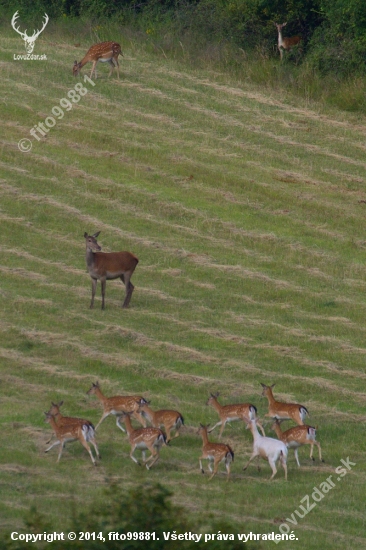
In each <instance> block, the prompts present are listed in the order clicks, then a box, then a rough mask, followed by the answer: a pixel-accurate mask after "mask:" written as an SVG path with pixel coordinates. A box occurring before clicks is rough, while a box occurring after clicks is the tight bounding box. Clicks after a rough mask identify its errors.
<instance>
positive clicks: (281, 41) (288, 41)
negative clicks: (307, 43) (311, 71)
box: [275, 22, 301, 60]
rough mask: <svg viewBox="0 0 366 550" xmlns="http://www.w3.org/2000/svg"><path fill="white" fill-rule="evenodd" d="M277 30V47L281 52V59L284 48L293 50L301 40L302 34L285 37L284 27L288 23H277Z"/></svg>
mask: <svg viewBox="0 0 366 550" xmlns="http://www.w3.org/2000/svg"><path fill="white" fill-rule="evenodd" d="M275 25H276V27H277V30H278V43H277V47H278V50H279V52H280V56H281V60H282V58H283V50H286V51H287V52H288V51H290V50H291V48H293V47H294V46H297V44H299V42H300V41H301V36H291V37H287V38H283V36H282V29H283V27H285V26H286V25H287V22H286V23H282V24H281V25H280V24H278V23H275Z"/></svg>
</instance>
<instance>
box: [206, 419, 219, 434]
mask: <svg viewBox="0 0 366 550" xmlns="http://www.w3.org/2000/svg"><path fill="white" fill-rule="evenodd" d="M221 424H222V422H221V420H220V422H216V424H215V425H214V427H213V428H211V430H207V433H208V434H210V433H211V432H213V431H214V429H215V428H216V427H217V426H221Z"/></svg>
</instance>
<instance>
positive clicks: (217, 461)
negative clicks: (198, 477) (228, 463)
mask: <svg viewBox="0 0 366 550" xmlns="http://www.w3.org/2000/svg"><path fill="white" fill-rule="evenodd" d="M219 463H220V460H215V462H214V469H213V474H212V476H211V477H210V478H209V480H208V481H211V479H212V478H213V477H214V475H216V474H217V470H218V469H219ZM210 471H211V472H212V469H211V468H210Z"/></svg>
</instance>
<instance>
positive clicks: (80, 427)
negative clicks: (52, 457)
mask: <svg viewBox="0 0 366 550" xmlns="http://www.w3.org/2000/svg"><path fill="white" fill-rule="evenodd" d="M44 414H45V415H46V418H45V422H48V423H49V424H50V425H51V427H52V429H53V431H54V432H55V435H56V438H57V441H55V443H52V445H51V446H50V447H48V448H47V449H46V450H45V453H48V451H50V450H51V449H52V448H53V447H55V446H56V445H60V451H59V454H58V458H57V462H59V461H60V458H61V455H62V451H63V448H64V446H65V443H67V442H68V441H76V440H77V439H78V440H79V441H80V443H81V444H82V446H83V447H84V448H85V449H86V450H87V451H88V453H89V455H90V458H91V460H92V463H93V464H94V466H96V462H95V459H94V457H93V453H92V452H91V449H90V447H89V445H88V442H89V441H90V443H91V444H92V445H93V446H94V449H95V453H96V456H97V457H98V458H100V455H99V450H98V447H97V444H96V441H95V436H94V426H93V425H92V424H91V425H90V423H88V424H85V423H72V424H64V425H63V426H61V425H60V424H58V423H57V422H56V419H55V416H54V415H53V414H51V413H49V412H45V413H44Z"/></svg>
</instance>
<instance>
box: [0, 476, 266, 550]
mask: <svg viewBox="0 0 366 550" xmlns="http://www.w3.org/2000/svg"><path fill="white" fill-rule="evenodd" d="M172 496H173V494H172V493H171V492H170V491H169V490H168V489H166V488H165V487H163V486H162V485H160V484H145V485H138V486H136V487H134V488H132V489H130V490H128V491H126V490H125V489H122V488H121V487H118V486H116V485H110V487H109V489H108V490H107V491H106V494H105V499H104V501H103V502H102V503H100V504H96V505H95V506H92V507H91V509H90V510H88V511H86V512H85V511H84V512H83V513H80V514H77V513H76V514H75V517H74V519H73V520H72V521H71V526H70V529H69V531H71V532H74V533H80V532H82V533H85V532H89V533H95V534H96V537H95V540H88V542H87V543H86V542H85V540H74V541H70V540H67V539H65V540H64V541H62V542H60V541H52V542H48V543H47V542H45V543H44V544H42V548H43V550H85V547H86V546H85V545H86V544H87V548H88V550H120V548H121V546H122V547H123V548H124V549H125V550H127V549H128V550H146V548H149V550H193V549H198V550H199V549H201V548H206V546H207V543H205V542H204V541H203V540H202V539H201V541H200V542H197V541H194V540H189V539H188V538H187V540H185V539H183V540H172V539H171V537H168V536H166V537H164V533H165V534H166V535H167V534H168V533H170V534H173V533H174V534H176V535H179V534H183V535H184V534H185V533H195V534H200V533H204V532H208V533H215V534H217V533H220V534H221V533H225V534H231V535H233V536H234V537H235V539H236V540H235V541H233V540H231V541H228V540H226V541H225V542H224V544H225V549H226V550H239V549H240V550H243V549H244V550H245V548H248V546H247V545H246V544H244V545H243V542H240V541H239V540H238V539H237V530H236V529H235V528H234V527H233V526H232V525H229V524H227V523H224V524H223V523H220V524H217V523H215V522H212V521H211V519H210V518H205V517H204V516H203V515H201V516H200V519H199V520H197V519H196V520H191V519H189V518H188V516H187V513H188V511H187V510H184V509H183V508H181V507H178V506H175V505H173V504H172V503H171V500H170V499H171V497H172ZM53 531H57V532H59V530H58V529H57V526H51V525H50V524H49V522H47V521H46V520H45V518H43V517H42V516H41V515H40V514H39V513H38V511H37V509H36V508H35V507H33V508H32V509H31V511H30V514H29V518H28V519H27V521H26V532H27V533H30V534H37V533H43V532H49V533H52V532H53ZM99 533H103V535H104V538H105V541H103V540H102V537H101V536H100V538H98V537H97V535H98V534H99ZM108 533H118V537H119V536H120V535H122V534H125V535H126V536H127V535H128V534H131V533H133V534H138V535H139V536H138V537H136V538H135V537H133V538H132V539H131V540H128V539H127V540H125V541H123V542H121V540H113V536H111V537H110V538H111V539H112V540H109V537H108V535H107V534H108ZM153 533H154V534H155V536H154V537H153V536H149V535H152V534H153ZM140 534H141V536H140ZM147 534H149V535H147ZM146 536H149V539H148V540H146ZM78 538H79V537H77V539H78ZM7 539H8V537H7ZM116 539H117V537H116ZM222 544H223V542H222V540H214V541H210V549H211V550H221V548H222ZM1 547H2V548H3V549H4V550H25V549H27V550H28V548H29V543H24V542H15V543H8V542H7V541H6V540H4V541H1ZM256 548H259V547H258V546H256Z"/></svg>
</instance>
